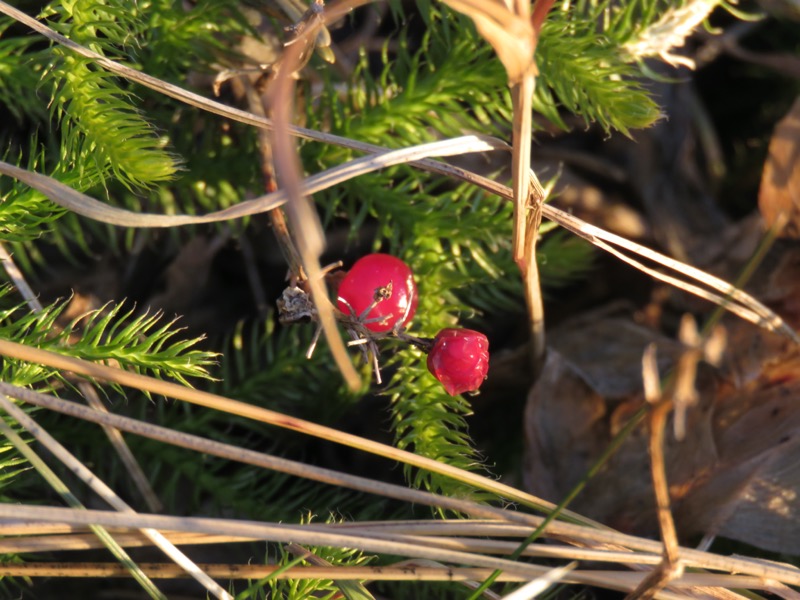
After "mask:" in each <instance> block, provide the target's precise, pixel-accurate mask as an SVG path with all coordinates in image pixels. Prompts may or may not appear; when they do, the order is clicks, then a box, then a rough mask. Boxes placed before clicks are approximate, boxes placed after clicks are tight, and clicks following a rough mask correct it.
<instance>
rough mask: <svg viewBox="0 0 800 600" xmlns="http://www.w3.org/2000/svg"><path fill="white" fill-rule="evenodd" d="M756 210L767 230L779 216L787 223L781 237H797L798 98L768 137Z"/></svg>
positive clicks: (799, 186)
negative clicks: (759, 213) (757, 209)
mask: <svg viewBox="0 0 800 600" xmlns="http://www.w3.org/2000/svg"><path fill="white" fill-rule="evenodd" d="M758 208H759V210H760V211H761V214H762V215H763V216H764V220H765V221H766V223H767V225H769V226H772V225H775V224H776V221H777V220H778V219H779V217H781V215H783V218H786V219H787V220H788V221H787V223H786V225H785V226H784V228H783V231H782V232H781V235H784V236H789V237H795V238H796V237H800V98H798V99H797V100H795V103H794V105H793V106H792V108H791V109H790V110H789V112H788V113H787V114H786V116H785V117H784V118H783V119H781V120H780V121H779V122H778V125H777V126H776V127H775V131H774V133H773V134H772V139H771V140H770V143H769V155H768V156H767V162H766V163H765V164H764V172H763V173H762V176H761V188H760V189H759V191H758Z"/></svg>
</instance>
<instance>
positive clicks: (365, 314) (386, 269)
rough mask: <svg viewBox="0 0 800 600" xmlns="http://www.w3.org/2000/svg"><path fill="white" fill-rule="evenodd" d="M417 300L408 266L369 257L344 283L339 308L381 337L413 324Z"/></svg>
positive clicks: (381, 256) (391, 258)
mask: <svg viewBox="0 0 800 600" xmlns="http://www.w3.org/2000/svg"><path fill="white" fill-rule="evenodd" d="M417 300H418V299H417V286H416V284H415V283H414V274H413V273H412V272H411V268H410V267H409V266H408V265H407V264H406V263H404V262H403V261H402V260H400V259H399V258H397V257H394V256H391V255H389V254H368V255H367V256H364V257H362V258H360V259H358V260H357V261H356V263H355V264H354V265H353V267H352V268H351V269H350V271H348V272H347V275H345V277H344V279H342V282H341V283H340V284H339V291H338V298H337V305H338V307H339V310H341V311H342V312H344V313H347V314H354V315H355V316H357V317H359V318H360V319H361V320H362V321H363V323H364V326H365V327H366V328H367V329H370V330H372V331H375V332H379V333H381V332H385V331H391V330H392V329H393V328H395V327H403V326H405V325H406V323H408V322H409V321H411V319H412V318H413V317H414V313H415V312H416V311H417ZM370 306H371V308H370ZM367 309H369V310H367Z"/></svg>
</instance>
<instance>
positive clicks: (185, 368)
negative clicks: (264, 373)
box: [0, 287, 216, 386]
mask: <svg viewBox="0 0 800 600" xmlns="http://www.w3.org/2000/svg"><path fill="white" fill-rule="evenodd" d="M10 291H11V288H9V287H4V288H2V289H0V299H3V300H6V301H7V296H8V294H9V293H10ZM67 306H68V302H67V301H61V302H56V303H54V304H52V305H50V306H48V307H45V308H44V309H43V310H42V311H39V312H31V311H30V309H28V308H27V307H26V306H25V305H23V304H18V305H12V306H8V307H6V308H2V309H0V338H2V339H6V340H11V341H15V342H20V343H23V344H26V345H29V346H34V347H37V348H42V349H45V350H53V351H56V352H59V353H61V354H66V355H68V356H74V357H77V358H82V359H84V360H90V361H102V362H111V361H113V362H115V363H118V364H119V365H120V366H121V367H123V368H126V369H130V370H133V371H135V372H137V373H138V372H147V373H149V374H151V375H153V376H155V377H161V378H167V379H176V380H178V381H181V382H183V383H184V384H185V385H189V384H188V382H187V381H186V379H185V378H186V377H203V378H207V377H208V376H209V375H208V372H207V370H206V367H207V366H209V365H211V364H213V363H214V362H215V356H216V355H215V354H214V353H211V352H207V351H204V350H194V349H191V348H192V346H194V345H196V344H197V342H199V341H200V339H199V338H195V339H187V340H173V339H172V338H174V337H175V336H177V334H178V332H179V330H177V329H176V328H175V327H174V324H175V321H174V320H173V321H168V322H162V318H161V315H148V314H143V315H139V316H135V309H129V310H127V311H124V310H123V305H122V304H118V305H116V306H112V305H107V306H105V307H103V308H101V309H97V310H93V311H90V312H88V313H86V314H84V315H81V316H79V317H77V318H74V319H72V320H71V321H69V322H67V323H64V324H62V323H60V319H59V317H60V316H61V315H62V313H63V312H64V310H65V309H66V308H67ZM56 375H57V373H55V372H53V370H52V369H50V368H47V367H44V366H41V365H35V364H30V363H19V362H17V361H14V360H10V359H8V360H5V361H4V362H3V367H2V377H3V381H8V382H11V383H14V384H15V385H23V386H25V385H33V384H35V383H43V382H44V381H46V380H47V379H49V378H51V377H53V376H56Z"/></svg>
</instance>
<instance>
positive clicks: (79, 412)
mask: <svg viewBox="0 0 800 600" xmlns="http://www.w3.org/2000/svg"><path fill="white" fill-rule="evenodd" d="M5 343H7V342H5ZM0 344H4V343H2V342H0ZM0 389H2V390H3V391H4V392H5V393H9V394H10V395H14V396H19V397H20V398H21V399H23V400H26V401H28V400H34V402H33V403H34V404H37V405H40V406H45V407H47V408H53V407H55V406H58V405H59V404H60V406H61V407H60V409H59V410H60V412H64V413H65V414H71V415H75V416H85V413H87V412H88V413H93V417H92V418H89V419H87V420H93V421H95V420H96V421H98V422H107V423H108V424H110V425H113V426H115V427H118V428H119V429H122V430H130V431H131V432H132V433H136V434H141V435H148V436H150V435H151V434H150V432H151V431H152V429H154V428H155V429H159V428H157V427H156V426H154V425H150V424H147V423H140V422H135V421H133V420H132V419H126V418H124V417H119V416H117V415H109V414H103V413H96V412H95V411H92V410H91V409H89V408H87V407H83V406H80V405H76V404H74V403H70V402H65V401H63V400H58V399H56V398H50V399H49V403H48V402H45V403H43V402H38V401H36V398H37V397H40V396H43V395H41V394H37V393H36V392H33V391H31V390H26V389H21V388H14V387H13V386H9V385H8V384H5V383H0ZM180 389H182V390H186V388H180ZM154 393H161V392H155V391H154ZM45 398H47V397H46V396H45ZM285 419H287V420H290V419H289V418H288V417H285ZM132 421H133V422H134V423H138V425H136V426H133V427H131V426H130V425H131V422H132ZM160 429H164V428H160ZM165 431H166V432H167V434H168V435H169V436H170V439H168V440H164V441H168V442H169V443H173V444H176V445H181V444H182V443H183V442H181V439H183V438H185V437H187V434H182V433H179V432H174V431H171V430H165ZM188 437H189V438H195V439H200V438H196V436H188ZM155 439H157V438H155ZM204 441H205V442H206V443H207V444H209V445H206V446H192V445H188V444H187V445H185V446H184V447H189V448H193V449H197V450H198V451H203V452H208V453H210V454H215V455H217V456H223V457H227V458H230V459H232V460H242V461H245V462H249V463H250V464H255V465H259V466H265V467H266V468H285V466H283V467H281V466H280V465H281V464H283V463H286V462H288V461H285V459H278V458H275V457H270V456H267V455H263V454H260V453H252V452H249V451H244V450H242V449H240V448H235V447H230V446H227V447H228V448H231V449H232V450H231V452H228V453H222V452H220V451H219V449H220V447H224V446H226V445H224V444H219V443H218V442H211V441H209V440H204ZM299 468H301V469H306V470H310V469H315V468H314V467H310V466H308V465H302V464H299ZM323 471H326V472H327V474H328V476H329V479H322V478H319V477H318V476H314V477H313V478H314V479H317V480H318V481H327V482H329V483H332V484H335V485H345V486H352V485H353V483H352V481H351V480H349V479H345V478H352V477H353V476H342V475H341V474H337V473H335V472H332V471H327V470H323ZM285 472H292V471H285ZM307 472H308V471H307ZM296 474H298V475H300V476H310V475H305V474H303V473H296ZM336 476H338V477H336ZM340 481H342V483H340ZM367 481H369V483H370V485H371V486H372V487H370V488H365V489H364V491H369V492H371V493H380V494H385V495H391V493H392V490H391V488H389V487H387V486H386V484H381V483H379V482H371V481H370V480H367ZM381 486H384V487H385V490H384V491H381V489H380V487H381ZM395 487H398V488H399V486H395ZM354 489H361V488H358V487H354ZM400 489H402V490H403V491H404V493H406V494H409V495H408V496H401V498H403V499H405V500H407V501H409V502H417V503H420V504H422V503H426V504H427V503H429V502H431V501H434V500H435V503H438V504H437V505H441V506H442V507H445V508H452V509H453V510H458V511H460V512H464V513H465V514H474V515H476V516H488V517H490V518H493V519H499V520H501V521H506V522H507V523H508V522H511V523H517V525H516V526H511V525H508V524H507V525H505V527H516V528H517V529H507V530H506V534H508V533H511V532H512V531H516V533H515V535H519V536H522V537H526V536H527V535H529V534H530V533H531V531H532V528H535V527H538V526H539V525H540V524H541V523H542V519H541V518H540V517H535V516H533V515H528V514H524V513H519V512H515V511H508V510H502V509H496V508H492V507H489V506H485V505H479V504H475V503H471V502H468V501H465V500H458V499H453V498H445V497H441V496H435V495H433V494H428V493H427V492H421V491H418V490H407V489H405V488H400ZM489 489H491V488H489ZM516 495H518V496H525V495H524V494H523V493H522V492H516ZM20 517H26V515H14V516H13V517H11V518H17V519H18V518H20ZM56 521H57V520H56ZM520 525H524V526H525V527H524V528H523V529H519V526H520ZM15 526H16V525H15ZM363 526H364V525H363V524H348V525H341V526H337V527H338V528H341V529H348V528H357V527H363ZM394 526H395V525H394V524H381V525H376V524H370V530H369V531H366V530H365V531H363V532H362V533H364V534H365V535H366V534H368V533H369V534H370V535H373V534H374V533H376V530H375V528H376V527H378V530H377V531H378V532H379V531H380V530H381V529H385V528H386V527H389V528H392V527H394ZM441 526H442V524H438V523H434V524H425V525H424V526H422V527H423V528H434V530H436V531H438V529H437V528H439V527H441ZM457 526H458V527H461V526H463V525H462V524H458V525H457ZM487 526H489V524H487V525H484V527H487ZM403 527H408V525H407V524H404V525H403ZM491 527H494V528H500V527H503V524H502V523H497V522H495V523H492V524H491ZM166 528H169V527H166ZM314 528H315V529H319V528H320V526H318V525H315V526H314ZM178 529H180V528H178ZM423 530H424V529H423ZM409 531H410V529H409ZM417 531H419V529H417ZM498 531H500V530H498V529H495V530H494V531H493V532H491V534H497V532H498ZM213 533H218V532H216V531H215V532H213ZM223 533H224V534H230V535H235V536H243V537H248V538H249V537H252V535H255V534H251V533H247V532H244V533H243V532H242V531H241V530H237V531H235V532H229V531H226V532H223ZM484 533H490V532H487V531H484ZM501 535H503V534H501ZM546 535H552V536H558V537H559V538H561V539H564V540H566V539H569V540H577V541H579V543H580V544H590V545H594V544H608V545H611V546H614V547H616V548H630V549H631V550H637V551H642V552H647V553H651V554H658V553H660V552H661V551H662V546H661V544H659V543H658V542H654V541H651V540H645V539H642V538H636V537H633V536H629V535H624V534H621V533H617V532H614V531H610V530H605V529H595V528H592V527H584V526H577V525H571V524H569V523H563V522H553V523H551V524H550V525H549V526H548V529H547V532H546ZM415 543H417V544H419V540H417V541H416V542H415ZM680 556H681V560H683V561H684V562H685V563H686V564H687V565H692V566H696V567H700V568H706V569H715V570H723V571H732V572H738V573H744V574H748V575H752V576H755V577H759V578H763V579H765V580H766V579H769V580H774V581H778V582H782V583H786V584H791V585H798V584H800V571H797V570H795V569H790V568H787V567H782V566H780V565H774V564H771V563H764V562H761V561H753V560H747V559H739V558H730V557H722V556H717V555H714V554H708V553H704V552H699V551H696V550H691V549H686V548H681V549H680ZM630 562H631V563H635V562H636V559H635V557H633V556H631V561H630ZM720 585H724V584H720ZM631 589H632V588H631Z"/></svg>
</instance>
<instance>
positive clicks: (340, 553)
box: [237, 515, 373, 600]
mask: <svg viewBox="0 0 800 600" xmlns="http://www.w3.org/2000/svg"><path fill="white" fill-rule="evenodd" d="M312 520H313V517H312V516H311V515H308V517H307V518H305V519H303V522H305V523H310V522H311V521H312ZM335 521H336V519H334V518H332V517H329V518H328V519H327V522H328V523H332V522H335ZM304 549H305V550H307V551H308V552H310V553H311V554H313V555H314V556H316V557H318V558H320V559H322V560H323V561H325V562H326V563H329V564H330V565H333V566H348V567H358V566H366V565H367V564H369V563H370V562H371V561H372V558H373V557H370V556H365V555H364V554H363V553H362V552H360V551H358V550H352V549H347V548H331V547H320V546H311V547H307V548H304ZM295 561H296V557H294V555H293V554H291V553H290V552H288V551H287V549H286V548H285V547H283V546H278V560H277V561H276V563H277V564H278V565H285V564H289V563H294V562H295ZM303 563H306V564H314V563H313V562H312V561H308V560H306V561H302V563H301V564H303ZM266 583H267V584H268V586H269V589H270V591H271V595H270V597H271V598H285V599H286V600H305V599H306V598H324V599H326V600H333V599H334V598H337V597H341V595H342V594H343V592H344V591H345V590H344V589H343V587H342V586H343V585H347V587H348V590H349V591H348V592H345V597H346V598H354V596H353V595H352V594H353V591H352V588H353V587H354V583H355V582H350V583H347V584H344V582H342V583H341V584H339V583H337V582H335V581H332V580H330V579H294V580H292V579H289V580H286V579H283V580H281V579H269V580H268V581H267V582H266ZM251 593H252V592H251V591H248V592H247V593H246V594H242V595H241V596H239V597H237V600H239V598H241V600H244V598H249V597H251V596H250V594H251Z"/></svg>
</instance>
